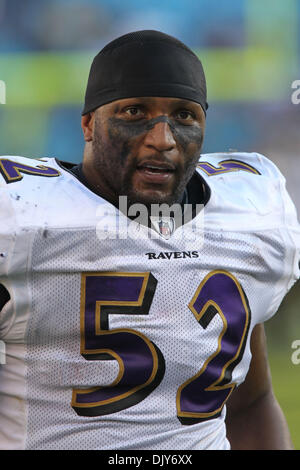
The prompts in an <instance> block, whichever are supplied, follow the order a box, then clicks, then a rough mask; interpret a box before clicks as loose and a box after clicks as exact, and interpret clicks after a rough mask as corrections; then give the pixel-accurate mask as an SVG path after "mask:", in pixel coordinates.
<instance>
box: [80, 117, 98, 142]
mask: <svg viewBox="0 0 300 470" xmlns="http://www.w3.org/2000/svg"><path fill="white" fill-rule="evenodd" d="M94 120H95V113H94V112H93V113H88V114H85V115H84V116H82V118H81V127H82V130H83V136H84V140H85V141H86V142H91V141H92V140H93V130H94Z"/></svg>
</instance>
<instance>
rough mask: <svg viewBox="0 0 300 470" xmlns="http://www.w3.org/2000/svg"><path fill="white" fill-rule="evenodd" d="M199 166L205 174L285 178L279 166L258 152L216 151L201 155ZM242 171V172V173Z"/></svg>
mask: <svg viewBox="0 0 300 470" xmlns="http://www.w3.org/2000/svg"><path fill="white" fill-rule="evenodd" d="M197 168H198V169H199V170H200V172H201V173H202V174H203V175H205V176H209V177H210V176H218V175H223V176H224V175H228V176H229V177H230V176H232V174H233V173H237V172H238V173H240V174H242V175H244V174H245V175H248V176H249V175H256V176H263V177H267V178H272V179H274V178H275V179H284V177H283V175H282V173H281V172H280V170H279V169H278V167H277V166H276V165H275V164H274V163H273V162H272V161H271V160H270V159H269V158H267V157H266V156H264V155H262V154H260V153H256V152H251V153H250V152H216V153H206V154H203V155H201V157H200V159H199V162H198V165H197ZM241 172H242V173H241Z"/></svg>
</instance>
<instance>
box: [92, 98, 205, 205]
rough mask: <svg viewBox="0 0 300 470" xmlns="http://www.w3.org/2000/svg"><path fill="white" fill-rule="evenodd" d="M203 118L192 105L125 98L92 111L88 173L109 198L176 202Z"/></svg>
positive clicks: (197, 151) (195, 156)
mask: <svg viewBox="0 0 300 470" xmlns="http://www.w3.org/2000/svg"><path fill="white" fill-rule="evenodd" d="M204 128H205V116H204V112H203V110H202V108H201V106H200V105H199V104H197V103H195V102H192V101H188V100H182V99H177V98H129V99H122V100H118V101H114V102H112V103H109V104H107V105H104V106H101V107H100V108H98V109H97V110H96V112H95V115H94V128H93V136H92V144H91V145H92V164H93V171H94V172H96V174H97V177H99V178H101V179H102V181H104V182H105V184H106V186H107V187H108V188H109V192H110V194H111V195H113V196H112V197H111V199H112V198H114V199H115V201H117V200H118V196H121V195H122V196H127V197H128V199H129V203H131V204H132V203H135V202H139V203H143V204H146V205H150V204H154V203H157V204H162V203H167V204H173V203H175V202H180V201H181V199H182V195H183V192H184V189H185V187H186V185H187V183H188V181H189V179H190V178H191V176H192V174H193V172H194V170H195V167H196V164H197V161H198V159H199V155H200V150H201V146H202V142H203V136H204Z"/></svg>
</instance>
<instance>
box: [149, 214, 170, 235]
mask: <svg viewBox="0 0 300 470" xmlns="http://www.w3.org/2000/svg"><path fill="white" fill-rule="evenodd" d="M151 222H152V224H153V226H154V228H155V230H156V231H157V232H158V233H159V234H160V235H161V236H162V237H163V238H165V239H166V240H168V239H169V238H170V236H171V235H172V233H173V232H174V229H175V223H174V219H173V218H172V217H165V218H156V217H151Z"/></svg>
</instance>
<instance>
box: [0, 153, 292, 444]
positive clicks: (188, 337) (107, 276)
mask: <svg viewBox="0 0 300 470" xmlns="http://www.w3.org/2000/svg"><path fill="white" fill-rule="evenodd" d="M197 171H198V172H199V173H200V174H201V176H202V177H203V178H204V179H205V181H206V183H207V184H208V186H209V187H210V192H211V194H210V199H209V201H208V202H207V204H206V206H205V207H204V209H203V210H202V211H200V212H199V214H198V215H197V216H196V217H195V218H194V219H193V220H192V221H190V222H188V223H187V224H185V225H184V226H182V227H179V228H177V229H176V230H175V231H173V233H169V234H168V236H166V230H167V228H166V227H164V228H163V229H162V230H161V233H158V232H156V231H155V230H153V229H148V228H147V227H145V226H144V225H142V224H140V223H139V222H138V221H131V220H130V219H129V218H127V217H126V215H124V214H123V213H122V212H121V211H119V210H118V209H115V208H114V207H113V206H112V205H111V204H109V203H108V202H107V201H105V200H104V199H102V198H101V197H99V196H97V195H96V194H94V193H93V192H91V191H90V190H89V189H88V188H86V187H85V186H84V185H83V184H82V183H81V182H80V181H79V180H78V179H77V178H76V177H75V176H74V175H73V174H71V173H70V172H69V171H67V170H65V169H63V168H62V167H61V165H60V164H59V162H57V161H56V160H55V159H48V158H46V159H43V160H33V159H28V158H23V157H1V159H0V173H1V175H0V283H1V284H3V285H4V286H5V287H6V289H7V290H8V292H9V294H10V296H11V298H10V300H9V302H8V303H7V304H6V305H5V306H4V308H3V309H2V312H1V313H0V339H1V341H2V344H5V351H6V356H5V357H6V363H5V364H2V365H0V448H1V449H102V450H105V449H117V450H129V449H130V450H137V449H152V450H154V449H157V450H159V449H164V450H165V449H169V450H184V449H189V450H199V449H229V447H230V445H229V442H228V440H227V438H226V429H225V423H224V419H225V414H226V405H225V402H226V400H227V398H228V397H229V395H230V393H231V392H232V390H233V389H234V388H235V387H236V386H238V385H239V384H240V383H242V382H243V381H244V379H245V377H246V374H247V371H248V368H249V364H250V360H251V352H250V337H251V332H252V330H253V327H254V326H255V325H256V324H258V323H261V322H264V321H265V320H267V319H269V318H270V317H271V316H272V315H273V314H274V313H275V312H276V310H277V309H278V306H279V305H280V303H281V301H282V299H283V297H284V296H285V294H286V293H287V292H288V290H289V289H290V288H291V286H292V285H293V283H294V282H295V280H296V279H297V278H298V277H299V267H298V263H299V247H300V240H299V238H300V237H299V234H300V232H299V225H298V222H297V217H296V211H295V208H294V205H293V203H292V202H291V200H290V198H289V196H288V194H287V192H286V189H285V180H284V178H283V176H282V175H281V174H280V172H279V170H278V169H277V168H276V167H275V165H274V164H273V163H271V162H270V161H269V160H268V159H266V158H265V157H263V156H261V155H259V154H255V153H253V154H247V153H232V154H228V153H226V154H210V155H202V156H201V159H200V161H199V167H198V169H197ZM171 232H172V231H171Z"/></svg>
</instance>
